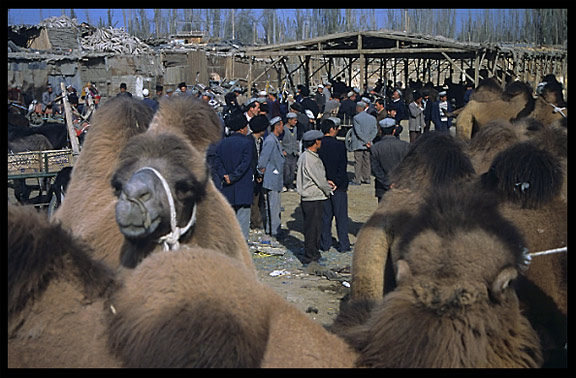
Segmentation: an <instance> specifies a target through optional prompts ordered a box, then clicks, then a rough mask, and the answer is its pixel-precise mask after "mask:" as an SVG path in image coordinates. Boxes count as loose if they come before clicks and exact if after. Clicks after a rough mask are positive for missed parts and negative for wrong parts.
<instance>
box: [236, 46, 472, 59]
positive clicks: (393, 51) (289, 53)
mask: <svg viewBox="0 0 576 378" xmlns="http://www.w3.org/2000/svg"><path fill="white" fill-rule="evenodd" d="M442 53H460V54H465V55H473V54H474V51H471V50H463V49H443V48H436V47H422V48H389V49H334V50H277V51H272V50H270V51H246V55H248V56H253V57H255V58H261V57H267V56H280V55H282V56H315V55H326V56H332V55H340V56H349V55H353V56H358V55H359V54H364V55H390V56H392V55H398V54H442Z"/></svg>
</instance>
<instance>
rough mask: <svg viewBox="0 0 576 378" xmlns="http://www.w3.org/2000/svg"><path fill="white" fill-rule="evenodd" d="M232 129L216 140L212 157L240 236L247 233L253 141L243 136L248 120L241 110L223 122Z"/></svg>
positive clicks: (252, 175)
mask: <svg viewBox="0 0 576 378" xmlns="http://www.w3.org/2000/svg"><path fill="white" fill-rule="evenodd" d="M227 126H228V128H229V129H230V130H232V131H233V133H232V134H230V136H228V137H226V138H225V139H224V140H222V142H220V144H219V146H218V149H217V152H216V156H215V159H214V164H215V167H214V168H215V170H216V172H218V177H219V179H221V180H222V187H221V189H220V190H221V192H222V194H223V195H224V196H225V197H226V199H227V200H228V202H229V203H230V205H232V207H233V208H234V211H236V218H237V219H238V223H240V228H241V229H242V233H243V234H244V238H245V239H246V240H248V236H249V233H250V206H251V205H252V200H253V196H254V171H253V165H252V159H253V150H254V142H253V141H252V140H251V139H249V138H252V137H251V136H247V133H248V120H247V119H246V117H245V116H244V114H243V113H241V112H238V113H235V114H233V115H232V116H231V117H230V118H229V119H228V122H227Z"/></svg>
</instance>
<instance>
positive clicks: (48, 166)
mask: <svg viewBox="0 0 576 378" xmlns="http://www.w3.org/2000/svg"><path fill="white" fill-rule="evenodd" d="M73 164H74V155H73V153H72V150H71V149H62V150H46V151H30V152H18V153H11V154H8V180H13V179H27V178H43V177H52V176H56V175H57V174H58V172H60V170H62V168H64V167H71V166H72V165H73Z"/></svg>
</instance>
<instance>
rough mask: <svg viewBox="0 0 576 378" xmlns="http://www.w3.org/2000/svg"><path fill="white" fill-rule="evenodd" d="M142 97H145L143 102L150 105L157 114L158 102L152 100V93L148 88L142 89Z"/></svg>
mask: <svg viewBox="0 0 576 378" xmlns="http://www.w3.org/2000/svg"><path fill="white" fill-rule="evenodd" d="M142 96H144V99H143V100H142V102H143V103H144V104H146V105H148V106H149V107H150V109H152V110H153V111H154V112H156V110H158V101H156V100H152V99H151V98H150V91H149V90H148V89H146V88H144V89H142Z"/></svg>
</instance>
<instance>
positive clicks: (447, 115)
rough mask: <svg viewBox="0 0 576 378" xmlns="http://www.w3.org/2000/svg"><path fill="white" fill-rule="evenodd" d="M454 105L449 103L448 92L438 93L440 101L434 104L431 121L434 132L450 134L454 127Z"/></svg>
mask: <svg viewBox="0 0 576 378" xmlns="http://www.w3.org/2000/svg"><path fill="white" fill-rule="evenodd" d="M451 114H452V104H450V101H448V95H447V93H446V91H442V92H440V93H438V101H436V102H434V103H432V110H431V115H430V117H431V119H432V123H434V130H436V131H439V132H442V133H449V132H450V127H451V126H452V116H451Z"/></svg>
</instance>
